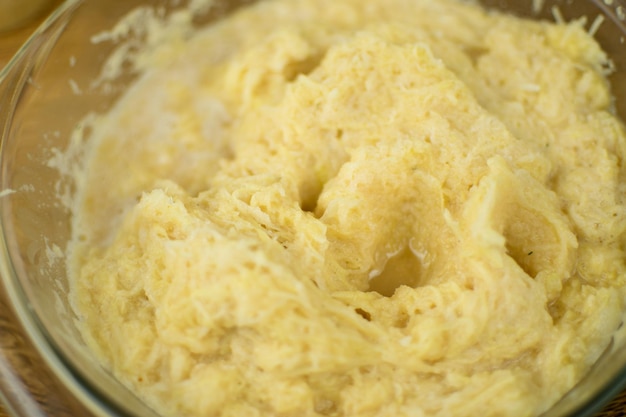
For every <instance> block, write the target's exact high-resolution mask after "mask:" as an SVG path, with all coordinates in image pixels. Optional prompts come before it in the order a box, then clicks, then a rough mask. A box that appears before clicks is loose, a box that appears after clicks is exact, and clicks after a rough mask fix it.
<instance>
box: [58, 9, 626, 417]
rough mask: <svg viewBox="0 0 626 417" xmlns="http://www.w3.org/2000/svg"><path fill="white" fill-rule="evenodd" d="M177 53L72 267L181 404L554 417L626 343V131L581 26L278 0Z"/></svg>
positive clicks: (86, 316) (213, 412) (249, 416)
mask: <svg viewBox="0 0 626 417" xmlns="http://www.w3.org/2000/svg"><path fill="white" fill-rule="evenodd" d="M172 42H173V44H165V45H163V46H162V47H161V48H160V49H158V50H157V51H156V52H154V53H153V54H152V55H151V58H150V60H149V65H147V64H145V62H144V64H145V66H146V67H147V69H146V71H145V73H144V75H143V76H142V77H141V79H140V80H139V81H138V82H137V83H136V84H135V85H134V86H133V87H132V88H131V89H130V90H129V91H128V93H127V94H126V95H125V96H124V97H123V99H121V100H120V102H119V103H118V104H117V105H116V107H115V108H114V109H113V110H112V111H111V112H110V113H108V114H107V115H105V116H101V117H100V118H99V119H98V120H97V121H95V122H94V124H93V134H92V141H91V145H90V146H91V148H90V152H89V159H88V161H87V164H86V166H87V169H86V171H85V172H84V176H83V179H84V181H83V182H81V188H80V190H79V194H78V198H77V202H76V207H75V224H74V243H73V246H72V257H71V259H70V266H71V270H72V271H73V287H72V299H73V302H74V306H75V309H76V311H77V314H78V316H79V319H80V325H81V328H82V331H83V333H84V337H85V340H86V341H87V343H88V344H89V346H90V347H91V348H92V349H93V350H94V352H96V354H97V356H98V357H99V358H100V359H101V360H102V361H103V363H104V365H105V366H106V367H110V369H112V371H113V372H114V373H115V375H117V376H118V377H119V378H120V379H121V380H122V381H124V382H125V383H126V384H128V385H129V386H130V387H131V388H132V389H133V390H135V391H136V392H137V393H138V394H139V395H140V396H141V397H142V398H144V399H146V401H147V402H148V403H149V404H150V405H152V406H153V407H154V408H155V409H157V410H159V411H160V412H162V413H163V415H166V416H211V417H215V416H224V417H226V416H229V417H230V416H232V417H234V416H237V417H240V416H246V417H254V416H280V417H287V416H293V417H308V416H337V417H340V416H355V417H356V416H358V417H367V416H385V417H403V416H406V417H409V416H410V417H420V416H442V417H450V416H483V417H486V416H499V417H500V416H516V417H520V416H535V415H538V414H540V413H541V412H543V411H544V410H546V409H547V408H549V407H550V406H551V405H552V404H553V403H554V402H555V401H557V400H558V399H559V398H560V397H561V396H562V395H563V394H564V393H565V392H566V391H568V390H569V389H570V388H571V387H572V386H573V385H574V384H575V383H576V382H577V381H578V380H579V379H580V378H581V377H582V376H583V375H584V374H585V372H587V371H588V369H589V367H590V365H591V364H593V363H594V361H595V360H596V359H597V357H598V356H599V355H600V354H601V353H602V351H603V350H604V349H605V348H606V347H607V345H608V343H609V342H610V339H611V335H612V333H613V332H614V331H615V330H616V329H617V328H618V326H619V325H620V323H621V319H622V312H623V310H624V307H625V295H626V293H625V290H624V288H625V284H626V279H625V278H626V268H625V259H626V256H625V254H624V247H625V245H626V239H625V234H624V231H625V229H626V206H625V198H624V196H625V188H624V187H625V184H626V178H625V171H624V168H623V165H624V162H623V158H624V155H625V153H626V140H625V137H624V129H623V127H622V124H621V123H620V122H619V121H618V120H617V119H616V117H614V116H613V115H612V113H611V110H610V109H611V94H610V90H609V85H608V82H607V80H606V77H605V72H606V68H607V67H608V62H607V59H606V56H605V54H604V53H603V52H602V51H601V49H600V48H599V46H598V45H597V44H596V43H595V41H594V40H593V39H592V38H591V37H590V36H588V35H587V33H586V30H585V28H584V27H583V24H582V23H571V24H567V25H552V24H548V23H538V22H530V21H522V20H518V19H516V18H513V17H508V16H503V15H497V14H489V13H487V12H486V11H484V10H482V9H481V8H480V7H478V6H475V5H472V4H468V3H464V2H460V1H455V0H436V1H435V0H367V1H363V0H266V1H262V2H260V3H258V4H257V5H254V6H249V7H247V8H244V9H241V10H240V11H238V12H236V13H234V14H232V15H230V16H229V17H227V18H226V19H224V20H222V21H220V22H219V23H217V24H215V25H212V26H210V27H209V28H207V29H205V30H202V31H200V32H198V33H196V34H194V36H193V37H191V38H189V39H185V40H181V41H179V42H175V41H172ZM146 62H147V61H146Z"/></svg>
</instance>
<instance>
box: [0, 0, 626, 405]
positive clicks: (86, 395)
mask: <svg viewBox="0 0 626 417" xmlns="http://www.w3.org/2000/svg"><path fill="white" fill-rule="evenodd" d="M365 1H366V0H365ZM432 1H436V0H432ZM245 2H246V1H245V0H244V1H241V0H238V1H230V2H229V1H227V0H225V1H222V2H220V3H219V7H217V8H216V9H214V10H213V11H212V12H210V13H209V15H207V16H204V17H202V18H201V19H199V20H198V21H197V22H196V23H197V24H198V25H199V26H202V25H206V24H210V22H212V21H214V20H215V19H216V18H219V17H220V16H221V15H223V14H224V13H228V11H229V10H231V9H233V8H234V7H238V6H239V5H240V4H242V3H245ZM171 3H180V2H174V1H169V2H166V1H163V2H158V1H153V2H149V1H143V2H142V1H139V0H116V1H112V0H90V1H85V2H82V1H80V0H76V1H68V2H67V3H65V4H63V5H62V6H61V7H60V8H59V9H58V10H57V11H56V12H55V13H54V14H53V15H52V16H51V18H50V19H48V21H46V23H44V25H43V26H42V27H41V28H40V29H39V30H38V31H37V32H36V33H35V34H34V35H33V37H32V38H31V39H30V40H29V41H28V42H27V44H26V45H25V46H24V47H23V48H22V49H21V50H20V51H19V53H18V54H17V55H16V57H15V58H14V59H13V60H12V61H11V63H10V64H9V65H8V67H7V68H5V70H4V71H3V72H2V73H0V139H1V142H0V152H1V153H0V232H1V233H0V273H1V275H2V284H3V286H4V289H5V290H6V297H7V298H8V300H9V301H8V303H9V304H10V305H11V307H12V309H13V313H11V314H14V315H15V317H17V320H18V321H19V322H20V323H21V327H22V328H23V331H24V332H25V333H26V334H27V335H28V337H29V345H32V346H34V350H36V352H38V357H39V358H42V359H43V360H42V363H44V364H45V368H46V370H45V372H47V373H49V374H50V375H52V377H50V378H51V379H50V380H51V381H54V382H52V383H51V384H53V385H54V386H52V385H50V386H44V387H43V389H44V390H46V389H49V390H51V391H52V390H60V391H62V392H63V395H60V396H59V397H58V398H57V400H58V401H61V402H63V404H62V405H61V406H60V408H57V412H56V413H54V412H50V411H49V410H47V409H46V408H45V407H43V408H37V406H38V405H40V403H42V402H45V401H46V399H45V395H44V396H43V397H42V398H39V397H37V395H36V394H34V393H33V392H32V390H29V387H28V384H22V385H23V386H22V385H20V386H17V385H19V384H18V382H20V381H23V380H24V376H23V375H24V373H25V372H27V369H26V368H23V369H15V368H16V367H15V366H13V368H12V369H11V363H10V361H7V360H3V358H5V357H6V354H7V352H6V344H4V345H3V344H0V348H3V347H4V349H5V351H4V352H0V391H1V392H0V397H4V400H5V402H6V405H7V407H8V408H9V409H11V410H12V412H13V413H14V414H15V415H20V416H26V415H29V416H35V415H36V416H45V415H79V414H78V413H81V414H80V415H86V414H87V413H92V414H95V415H99V416H109V415H119V416H157V413H155V412H154V411H152V410H150V409H149V408H148V407H146V406H145V405H144V404H143V403H142V402H141V401H140V400H139V399H138V398H136V397H135V396H134V395H133V394H132V393H130V392H129V391H128V390H127V389H126V388H125V387H123V386H122V385H121V384H120V383H118V382H117V381H116V380H115V378H113V377H112V376H111V375H110V374H109V373H108V372H107V371H105V370H104V369H102V368H101V367H100V366H99V365H98V364H97V363H96V362H95V361H94V360H93V358H92V356H91V354H90V353H89V351H88V350H87V349H86V347H85V345H84V343H83V342H82V341H81V338H80V335H79V334H78V332H77V331H76V328H75V327H74V324H73V318H74V316H73V314H72V312H71V308H70V307H69V305H68V302H67V290H68V282H67V279H66V271H65V265H64V263H63V262H62V260H59V261H57V262H50V261H49V257H48V256H47V251H50V250H54V248H58V249H59V250H60V251H61V252H62V251H63V250H64V249H65V247H66V244H67V241H68V239H69V237H70V218H69V213H68V211H67V210H66V209H65V206H64V205H63V204H62V202H61V201H59V199H58V194H59V193H58V191H59V190H69V191H71V190H72V187H73V184H72V183H71V180H69V179H68V178H67V177H64V176H63V175H62V174H60V173H59V172H58V170H56V169H54V168H52V167H50V166H49V164H48V161H49V160H50V158H51V156H52V155H53V154H54V152H56V151H57V150H60V151H62V150H64V149H66V147H67V145H68V143H69V140H70V137H71V132H72V130H73V129H74V127H75V126H76V125H77V123H79V122H80V120H81V119H82V118H83V117H84V116H85V115H86V114H87V113H90V112H93V111H96V112H103V111H106V110H107V109H108V108H110V106H111V105H112V103H114V101H115V99H116V98H117V97H119V95H120V94H121V93H122V92H123V91H124V89H125V88H126V86H128V84H129V83H130V82H132V80H133V77H134V76H133V74H125V75H124V76H122V77H120V78H119V79H118V80H116V81H115V82H114V83H113V84H112V85H111V88H110V89H108V90H105V89H102V88H98V89H94V90H90V89H89V88H88V86H89V85H90V83H91V81H92V80H94V79H95V78H96V77H97V76H98V75H99V73H100V69H101V66H102V64H103V63H104V61H105V59H106V57H107V56H108V55H109V54H110V53H111V51H112V48H113V47H114V45H112V44H111V43H106V42H105V43H99V44H93V43H92V42H91V40H90V39H91V37H92V36H93V35H94V34H96V33H99V32H101V31H102V30H105V29H108V28H111V27H112V25H113V24H114V23H115V22H116V21H117V20H118V19H119V18H120V17H121V16H123V15H124V14H125V13H127V12H128V11H130V10H131V9H132V8H134V7H136V6H137V5H140V4H158V5H160V6H163V7H166V8H170V6H169V4H171ZM483 3H484V4H485V5H487V6H489V7H493V8H498V9H501V10H506V11H510V12H513V13H515V14H518V15H522V16H527V17H533V18H542V19H549V20H553V15H552V7H553V6H558V7H559V10H560V11H561V13H562V15H563V17H564V18H565V19H566V20H571V19H576V18H579V17H582V16H587V17H588V21H589V22H588V25H591V24H592V22H593V21H594V19H595V18H596V17H597V16H598V15H603V16H604V18H605V19H604V22H603V24H602V25H601V26H600V28H599V30H598V32H597V34H596V38H597V39H598V40H599V41H600V43H601V44H602V45H603V47H604V49H605V50H606V51H607V52H608V53H609V55H610V57H611V58H612V60H613V62H614V63H615V66H616V71H615V73H614V74H613V75H612V77H611V78H612V82H613V86H614V91H613V92H614V95H615V97H616V102H615V104H616V109H617V112H618V113H619V114H620V115H621V116H622V118H623V119H624V120H626V44H625V38H626V24H625V22H624V20H625V18H626V0H604V2H603V1H600V0H598V1H595V0H585V1H583V0H563V1H559V0H546V1H545V3H544V4H543V7H542V10H541V12H540V13H538V14H536V13H534V12H533V4H535V5H536V4H539V2H537V1H533V0H484V1H483ZM70 80H71V81H70ZM72 84H73V85H74V86H79V87H82V90H81V91H82V94H80V95H76V94H75V93H74V91H73V89H72ZM102 186H106V184H102ZM3 190H13V191H15V192H9V191H3ZM0 307H2V305H1V303H0ZM11 317H13V316H12V315H11ZM624 327H625V328H626V326H624ZM16 331H17V330H16ZM625 331H626V330H625ZM2 337H3V336H2V334H1V333H0V339H1V338H2ZM5 337H6V336H5ZM623 346H624V343H623V340H622V337H621V336H620V335H616V336H615V337H614V342H613V343H612V344H611V346H610V347H609V348H608V349H607V351H606V352H605V354H604V355H603V356H602V357H601V359H600V360H599V361H598V363H597V364H596V366H595V367H594V368H593V369H592V370H591V372H590V373H589V375H588V376H587V377H586V378H585V379H584V380H583V381H581V383H580V384H579V385H578V386H577V387H576V388H574V390H572V391H571V392H570V393H569V394H568V395H567V396H566V397H564V398H563V400H561V401H560V402H559V403H558V404H556V405H555V406H554V407H553V408H552V409H551V410H549V411H548V412H547V413H546V414H545V416H546V417H554V416H591V415H593V414H594V413H595V412H597V411H598V410H600V409H601V407H602V406H603V405H605V404H606V402H607V401H608V400H610V399H611V398H612V397H614V396H615V395H616V394H617V393H619V392H620V391H621V390H622V389H623V388H624V386H625V382H626V349H625V348H623ZM3 355H4V356H3ZM27 365H28V364H27ZM42 372H43V371H42ZM31 374H32V375H31V376H33V375H35V376H34V377H35V378H36V375H37V373H33V372H32V370H31ZM42 375H43V374H42ZM46 375H47V374H46ZM20 378H21V379H20ZM12 383H14V384H13V385H11V384H12ZM38 395H39V396H40V397H41V393H39V394H38ZM59 398H60V400H59ZM29 404H30V405H29ZM29 407H30V408H29ZM59 410H60V411H59ZM68 410H69V411H68ZM77 410H79V411H77ZM82 413H85V414H82Z"/></svg>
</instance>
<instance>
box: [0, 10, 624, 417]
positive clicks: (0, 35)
mask: <svg viewBox="0 0 626 417" xmlns="http://www.w3.org/2000/svg"><path fill="white" fill-rule="evenodd" d="M53 3H56V4H59V3H61V0H55V1H54V2H53ZM44 18H45V15H43V16H40V17H39V18H36V19H34V20H32V21H31V22H30V23H28V24H27V25H26V26H24V27H21V28H18V29H14V30H11V31H8V32H0V69H1V68H3V67H4V66H5V65H6V64H7V63H8V62H9V60H10V58H11V57H12V56H13V54H14V53H15V52H16V51H17V50H18V49H19V47H20V46H21V45H22V43H23V42H24V41H25V40H26V38H28V36H29V35H30V34H31V33H32V32H33V30H34V29H35V28H36V27H37V26H38V25H39V24H40V23H41V22H42V21H43V19H44ZM0 111H1V109H0ZM0 291H1V290H0ZM2 296H3V294H0V315H4V314H1V313H6V311H4V312H3V311H2V309H7V308H8V306H7V305H6V304H5V303H3V302H2V298H3V297H2ZM9 316H11V315H10V314H9ZM0 327H1V329H0V332H16V331H17V330H15V329H16V326H15V324H14V323H3V322H1V321H0ZM3 336H4V335H3ZM15 343H18V344H19V343H24V341H19V340H18V341H17V342H15ZM0 347H1V346H0ZM40 401H41V400H40ZM60 414H64V415H66V414H67V411H65V412H62V413H60ZM8 416H9V414H8V413H7V411H6V410H5V409H4V408H3V406H2V403H0V417H8ZM617 416H626V391H624V392H623V393H622V394H621V395H619V396H618V397H617V398H615V399H614V400H613V401H612V402H611V403H610V404H609V405H608V406H607V407H606V408H605V409H604V410H603V411H602V412H601V413H599V414H598V415H597V417H617ZM76 417H79V416H76Z"/></svg>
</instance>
